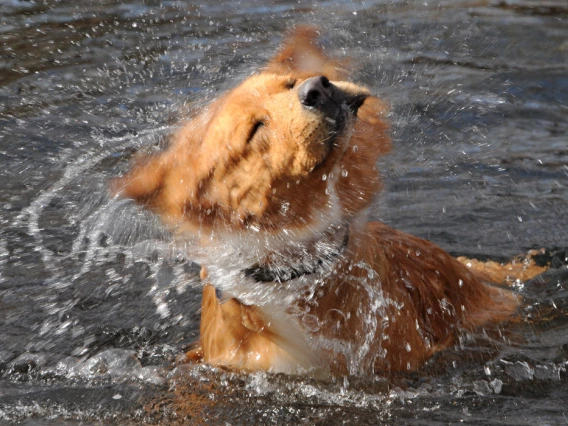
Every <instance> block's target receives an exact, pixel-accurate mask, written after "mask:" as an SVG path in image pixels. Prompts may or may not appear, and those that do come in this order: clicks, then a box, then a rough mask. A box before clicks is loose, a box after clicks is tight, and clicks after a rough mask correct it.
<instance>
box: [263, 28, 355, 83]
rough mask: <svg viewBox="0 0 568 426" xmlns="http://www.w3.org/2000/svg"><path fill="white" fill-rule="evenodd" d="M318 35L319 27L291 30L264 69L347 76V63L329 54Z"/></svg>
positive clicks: (282, 72) (342, 77)
mask: <svg viewBox="0 0 568 426" xmlns="http://www.w3.org/2000/svg"><path fill="white" fill-rule="evenodd" d="M318 37H319V31H318V29H317V28H316V27H313V26H308V25H303V26H299V27H296V28H295V29H293V30H292V31H290V32H289V33H288V35H287V36H286V38H285V39H284V41H283V43H282V46H281V47H280V49H279V51H278V52H277V53H276V55H275V56H274V57H273V58H272V59H271V60H270V61H269V62H268V64H267V66H266V68H265V70H264V72H268V73H273V74H280V75H287V74H307V75H325V76H326V77H327V78H329V79H330V80H343V79H345V77H346V74H347V73H346V71H345V66H346V65H347V64H346V63H342V62H341V61H338V60H335V59H332V58H330V57H329V56H328V55H326V54H325V52H324V51H323V49H322V48H321V47H320V46H319V45H318V44H317V38H318Z"/></svg>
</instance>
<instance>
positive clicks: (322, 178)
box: [321, 173, 327, 181]
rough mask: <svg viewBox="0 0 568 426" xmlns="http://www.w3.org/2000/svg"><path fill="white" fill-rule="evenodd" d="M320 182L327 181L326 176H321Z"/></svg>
mask: <svg viewBox="0 0 568 426" xmlns="http://www.w3.org/2000/svg"><path fill="white" fill-rule="evenodd" d="M321 180H324V181H325V180H327V175H326V174H325V173H324V174H323V175H322V176H321Z"/></svg>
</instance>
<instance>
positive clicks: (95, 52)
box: [0, 1, 568, 424]
mask: <svg viewBox="0 0 568 426" xmlns="http://www.w3.org/2000/svg"><path fill="white" fill-rule="evenodd" d="M514 5H515V6H514V7H513V6H510V7H509V6H507V4H502V5H501V6H500V7H489V6H487V5H483V4H482V3H480V2H476V3H475V5H472V6H471V7H470V6H469V5H468V3H467V2H448V3H439V2H417V3H411V4H406V3H404V2H388V3H383V2H358V3H355V4H351V3H348V2H345V3H343V2H339V3H331V2H322V3H318V4H317V5H316V6H314V5H312V4H309V3H302V4H298V3H296V2H286V1H277V2H273V3H272V4H270V5H268V6H262V7H259V6H257V5H256V3H254V2H240V3H238V4H237V3H234V2H232V3H230V4H226V5H222V4H219V3H217V2H210V4H206V5H201V6H190V5H188V4H186V3H184V2H165V3H162V4H161V5H158V4H155V5H154V4H151V5H140V4H138V3H135V2H133V3H131V4H129V3H126V4H121V5H116V4H114V3H111V2H109V3H105V2H98V3H97V4H94V5H75V4H73V2H67V3H62V2H58V1H46V2H35V3H34V2H27V1H6V2H3V3H1V4H0V39H1V40H2V45H1V47H0V52H1V56H0V70H1V72H0V100H1V103H0V138H1V139H0V141H1V142H0V165H1V167H0V177H1V182H2V191H1V192H0V226H1V230H0V321H1V327H0V374H1V379H0V422H4V423H13V422H25V423H28V424H51V423H53V424H59V423H60V422H62V421H68V422H70V423H72V424H75V423H78V422H87V423H89V422H90V423H97V422H105V421H108V422H121V423H125V422H126V423H127V422H132V423H137V422H139V421H141V420H145V421H149V422H164V423H166V424H167V423H170V422H171V421H172V420H173V419H176V418H179V416H185V415H187V416H190V417H192V418H193V421H194V420H196V419H205V420H209V421H211V422H224V421H227V422H231V423H236V424H251V423H271V422H272V423H280V424H285V423H289V424H298V423H302V422H303V423H304V424H314V423H321V424H341V423H350V424H377V423H379V422H384V423H392V424H437V423H439V424H448V423H453V422H455V423H458V422H464V423H469V424H512V423H514V424H563V423H566V419H567V418H568V413H567V411H566V404H565V402H566V401H567V400H568V383H567V380H568V376H567V373H566V365H567V362H568V347H567V346H566V345H567V343H566V342H568V323H567V321H566V312H568V273H567V272H566V268H565V267H564V266H562V265H563V264H565V263H566V252H565V250H564V251H563V248H564V247H566V246H567V245H568V231H567V230H568V214H567V212H568V201H567V200H568V189H567V188H568V177H567V176H568V138H567V129H568V77H567V76H568V65H567V60H568V24H567V21H566V18H567V16H568V9H567V8H566V6H565V5H564V3H563V2H561V1H558V2H556V3H555V2H550V3H547V5H546V6H541V7H539V8H536V9H535V8H531V7H528V6H530V5H529V4H528V3H523V2H515V3H514ZM527 5H528V6H527ZM296 22H311V23H316V24H318V25H319V26H320V27H321V28H322V35H323V37H322V42H323V44H324V46H326V48H327V49H328V50H329V51H330V52H332V53H334V54H336V55H338V56H344V55H345V56H348V57H350V58H352V63H353V68H354V74H355V80H357V81H360V82H362V83H364V84H365V85H368V86H369V87H371V88H372V90H373V91H374V92H376V93H377V94H379V95H380V96H382V97H384V98H386V99H387V100H389V102H390V103H391V106H392V114H391V120H392V122H393V139H394V143H395V149H394V151H393V153H392V154H391V155H389V157H388V158H386V159H384V160H382V161H381V164H380V165H381V169H382V171H383V178H384V180H385V182H386V185H385V187H386V188H385V191H384V193H383V195H382V196H381V197H380V198H379V199H378V200H377V203H376V205H375V206H374V208H373V210H372V212H371V216H372V217H373V218H375V219H381V220H384V221H385V222H387V223H389V224H391V225H393V226H394V227H396V228H399V229H402V230H404V231H407V232H411V233H413V234H416V235H419V236H422V237H425V238H428V239H430V240H433V241H435V242H436V243H438V244H440V245H441V246H442V247H444V248H445V249H446V250H448V251H450V252H451V253H453V254H466V255H470V256H478V257H483V258H493V259H506V258H508V257H510V256H513V255H516V254H518V253H522V252H525V251H526V250H528V249H529V248H531V247H546V248H548V249H550V250H552V251H553V252H555V253H556V256H555V257H554V258H553V264H554V266H556V268H557V269H554V270H553V271H551V272H550V273H548V274H546V275H545V276H544V278H542V279H536V280H533V282H531V283H528V284H524V285H520V286H519V288H520V291H521V292H522V294H523V296H524V297H525V299H526V300H527V306H526V308H525V310H524V318H525V320H524V321H523V322H521V323H520V324H518V325H515V326H509V327H508V328H507V329H506V330H493V331H487V333H483V332H482V333H480V334H481V335H480V336H464V338H463V339H462V341H461V342H460V344H459V345H458V346H457V347H456V348H454V349H452V350H448V351H446V352H445V353H443V354H441V355H440V356H439V357H437V358H436V359H435V360H433V361H432V362H431V363H429V365H428V366H426V369H425V371H424V372H421V373H420V374H406V375H400V376H397V377H394V378H390V379H388V380H387V379H385V378H380V377H377V378H361V377H349V378H345V379H338V380H337V381H336V382H333V383H321V382H317V381H311V380H304V379H292V378H287V377H281V376H271V375H265V374H256V375H239V374H234V373H227V372H223V371H218V370H215V369H211V368H209V367H207V366H197V367H196V366H193V367H192V366H184V365H181V366H177V367H175V368H174V366H175V365H176V359H177V357H178V356H179V355H180V354H181V353H183V351H184V349H186V347H187V345H189V344H190V343H191V342H192V341H193V340H194V339H195V338H196V336H197V334H198V328H199V316H198V309H199V304H200V283H199V280H198V278H197V272H198V267H197V266H196V265H195V264H194V263H193V262H192V260H195V259H192V258H191V257H190V256H189V255H188V253H189V252H191V250H189V249H188V248H187V247H183V245H182V246H180V245H174V244H171V235H169V234H168V232H167V231H166V230H164V229H163V228H162V227H161V226H160V224H159V222H158V221H157V219H156V218H154V217H153V216H151V215H150V214H148V213H145V212H143V211H141V210H139V209H138V208H137V207H135V206H134V205H133V204H132V203H131V202H128V201H124V200H122V201H121V200H115V199H110V198H109V196H108V192H107V187H108V179H109V178H111V177H113V176H117V175H118V174H120V173H121V172H122V171H124V170H126V169H127V167H128V160H129V158H130V157H131V156H132V154H133V153H134V152H136V151H138V150H140V149H144V150H153V149H158V147H159V146H160V144H161V143H163V142H164V141H165V140H166V139H167V136H168V134H170V133H171V132H172V131H173V129H174V128H175V123H176V122H177V120H178V118H179V117H180V116H184V115H186V114H189V113H191V111H192V110H194V109H195V108H196V107H197V106H199V105H202V104H203V103H204V102H206V101H207V100H208V99H212V98H214V97H215V95H216V94H217V93H219V92H220V91H222V90H224V89H226V88H228V87H231V86H232V85H234V84H235V83H236V82H238V81H239V79H242V78H243V77H245V76H247V75H249V74H250V73H251V72H252V71H253V70H254V69H256V68H257V67H258V66H259V65H261V64H262V63H263V62H264V61H265V60H266V59H267V58H269V57H270V55H271V54H272V53H273V52H274V49H275V46H277V44H278V41H279V40H280V37H281V35H282V33H283V32H284V31H285V30H286V29H287V28H289V27H291V26H292V25H293V24H294V23H296ZM256 295H257V296H258V294H256ZM184 404H185V405H184ZM176 415H177V416H178V417H176Z"/></svg>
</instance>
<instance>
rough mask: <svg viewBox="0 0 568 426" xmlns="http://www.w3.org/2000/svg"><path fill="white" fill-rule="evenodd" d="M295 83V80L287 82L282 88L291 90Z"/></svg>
mask: <svg viewBox="0 0 568 426" xmlns="http://www.w3.org/2000/svg"><path fill="white" fill-rule="evenodd" d="M297 81H298V80H296V79H293V80H288V81H287V82H286V83H285V84H284V86H285V87H286V89H288V90H292V89H293V88H294V87H295V86H296V82H297Z"/></svg>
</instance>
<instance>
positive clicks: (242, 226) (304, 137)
mask: <svg viewBox="0 0 568 426" xmlns="http://www.w3.org/2000/svg"><path fill="white" fill-rule="evenodd" d="M315 35H316V34H315V31H314V30H313V29H308V28H303V29H300V30H297V31H296V32H295V34H293V35H292V36H291V37H290V38H289V39H288V41H287V42H286V43H285V44H284V46H283V47H282V49H281V50H280V52H279V53H278V54H277V56H275V57H274V58H273V59H272V60H271V61H270V62H269V64H268V65H267V67H266V68H265V69H264V70H262V72H260V73H259V74H257V75H254V76H252V77H250V78H248V79H247V80H245V81H244V82H243V83H242V84H240V85H239V86H237V87H236V88H234V89H233V90H231V91H229V92H228V93H226V94H224V95H222V96H221V97H220V98H219V99H217V100H216V101H214V102H213V103H212V104H210V105H209V107H208V108H206V109H205V110H204V111H202V112H201V113H199V114H198V115H197V116H196V117H194V118H193V119H191V120H190V121H189V122H188V123H186V124H185V125H184V126H183V128H182V130H181V131H180V132H179V133H178V134H176V135H175V136H174V137H173V140H172V143H171V145H170V147H169V148H168V149H167V150H165V151H163V152H161V153H160V154H157V155H155V156H150V157H148V158H145V159H143V160H139V161H138V162H137V163H136V164H135V165H134V166H133V167H132V170H131V171H130V172H129V173H127V174H126V175H125V176H123V177H122V178H119V179H117V180H116V181H115V182H114V183H113V187H114V188H115V190H116V191H117V192H119V193H121V195H122V196H125V197H129V198H133V199H135V200H136V201H138V202H140V203H142V204H143V205H146V206H147V207H149V208H150V209H152V210H154V211H156V212H158V213H159V214H161V215H162V217H163V218H164V219H165V220H166V221H167V222H168V223H170V224H175V225H176V226H180V227H181V228H182V229H187V230H191V231H196V230H200V231H202V232H209V231H212V230H216V229H219V230H222V229H229V230H231V231H235V230H249V229H250V230H254V231H260V232H267V233H270V234H275V233H279V232H282V231H283V230H285V231H286V232H288V231H289V232H296V231H301V232H303V231H305V230H306V229H308V230H315V229H323V228H322V225H324V226H328V225H329V224H330V222H337V221H339V220H344V219H346V218H349V217H352V216H354V215H356V214H357V213H358V212H359V211H360V210H362V209H363V208H365V207H367V206H368V205H369V203H370V202H371V200H372V198H373V195H374V194H375V193H376V191H377V190H378V189H379V181H378V175H377V171H376V169H375V163H376V161H377V158H378V156H379V155H380V154H382V153H385V152H387V151H388V150H389V147H390V141H389V139H388V136H387V125H386V124H385V122H384V120H383V118H384V115H385V114H386V107H385V106H384V104H383V103H381V102H380V101H379V100H378V99H377V98H375V97H373V96H371V95H370V93H369V91H368V90H367V89H365V88H363V87H361V86H358V85H355V84H353V83H349V82H345V81H337V80H339V77H340V76H341V70H340V64H339V62H335V61H332V60H330V59H329V58H328V57H327V56H325V55H324V53H323V51H322V50H320V49H319V48H318V47H316V45H315V44H314V37H315Z"/></svg>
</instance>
